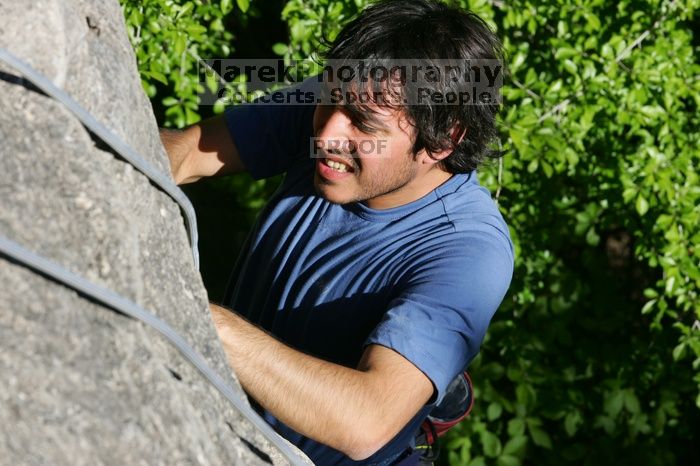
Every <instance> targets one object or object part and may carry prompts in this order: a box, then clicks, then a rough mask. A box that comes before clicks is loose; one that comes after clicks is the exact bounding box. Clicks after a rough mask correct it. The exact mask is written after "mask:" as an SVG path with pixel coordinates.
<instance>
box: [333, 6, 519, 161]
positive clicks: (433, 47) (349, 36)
mask: <svg viewBox="0 0 700 466" xmlns="http://www.w3.org/2000/svg"><path fill="white" fill-rule="evenodd" d="M323 56H324V58H326V60H327V61H329V62H334V63H336V64H338V63H351V65H350V66H353V65H352V63H357V60H358V59H360V60H369V62H372V63H387V62H392V61H393V62H394V63H396V62H399V61H401V60H413V61H418V62H420V63H424V64H425V65H426V66H431V65H434V66H440V65H441V64H444V62H445V61H446V60H455V61H462V62H464V61H472V60H476V61H478V60H482V61H483V60H494V61H495V60H498V61H499V62H500V63H501V66H502V67H501V71H502V72H505V60H504V56H503V48H502V45H501V42H500V41H499V39H498V38H497V37H496V35H495V34H494V32H493V31H492V30H491V29H490V28H489V26H488V25H487V24H486V23H485V22H484V21H483V20H482V19H481V18H479V17H478V16H477V15H476V14H474V13H472V12H469V11H465V10H464V9H461V8H458V7H452V6H449V5H447V4H445V3H442V2H439V1H434V0H383V1H379V2H377V3H374V4H372V5H370V6H369V7H367V8H366V9H365V10H363V11H362V12H361V13H360V14H359V15H358V16H357V17H356V18H354V19H353V20H352V21H350V22H349V23H348V24H347V25H345V27H344V28H343V29H342V31H341V32H340V33H339V35H338V36H337V37H336V39H335V40H334V41H333V42H332V43H331V44H330V48H329V49H328V50H327V52H325V53H324V54H323ZM357 75H358V76H359V73H358V74H357ZM352 85H353V86H354V89H355V91H358V92H362V89H363V88H366V86H368V85H369V86H374V87H375V89H373V92H376V85H377V83H372V82H366V81H365V82H362V80H359V79H355V81H354V82H353V83H352ZM426 85H427V86H428V87H429V89H428V90H427V91H426V89H424V87H425V86H426ZM384 86H385V87H386V83H385V84H384ZM417 86H423V90H422V91H421V90H420V89H418V88H417ZM358 87H359V89H358ZM394 87H395V86H394ZM399 87H400V88H399V92H400V93H401V94H402V95H403V96H405V97H406V98H407V100H406V101H404V102H408V104H404V105H403V109H402V111H403V112H404V114H405V116H406V117H407V119H408V121H409V122H410V123H411V124H412V125H413V127H414V128H415V141H414V145H413V154H414V155H415V154H417V153H418V152H419V151H421V150H422V149H425V150H426V151H427V152H428V153H429V154H430V153H436V152H440V151H444V150H446V149H451V150H452V153H451V154H450V155H449V156H448V157H446V158H444V159H443V160H442V161H441V162H440V164H441V166H442V168H443V169H444V170H446V171H448V172H450V173H469V172H471V171H472V170H475V169H476V168H477V167H478V166H479V165H480V164H481V163H482V162H483V161H484V160H485V159H486V158H496V157H500V156H501V155H502V153H501V152H499V151H497V150H493V149H491V148H489V144H490V143H491V142H492V141H493V140H494V138H495V137H496V135H497V130H496V115H497V113H498V111H499V109H500V105H499V103H498V100H500V99H498V100H491V101H488V100H485V101H477V102H475V103H469V104H464V103H461V104H450V105H448V104H445V103H435V102H427V103H421V104H417V102H416V100H415V99H416V98H417V96H418V93H419V92H431V93H432V92H435V93H442V94H443V95H444V94H445V93H446V92H453V93H455V94H457V95H460V93H468V92H469V91H470V90H471V84H470V82H468V81H465V80H463V79H460V80H456V81H454V80H450V79H441V80H438V81H437V82H426V81H425V80H423V81H421V82H420V83H417V82H416V81H415V80H412V79H405V76H402V77H401V79H400V85H399ZM344 109H345V110H346V111H347V112H348V114H349V115H350V117H351V118H352V120H353V123H355V124H356V125H357V126H358V127H359V128H360V129H363V130H366V131H369V132H372V131H373V125H372V123H373V121H374V118H373V110H372V107H371V106H370V105H368V104H367V102H364V103H362V102H348V103H345V104H344Z"/></svg>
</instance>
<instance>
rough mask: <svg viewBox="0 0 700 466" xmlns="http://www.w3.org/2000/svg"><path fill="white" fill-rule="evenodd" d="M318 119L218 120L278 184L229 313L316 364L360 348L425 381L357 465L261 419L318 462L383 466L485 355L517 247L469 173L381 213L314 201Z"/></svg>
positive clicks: (266, 114) (266, 115)
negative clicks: (420, 399)
mask: <svg viewBox="0 0 700 466" xmlns="http://www.w3.org/2000/svg"><path fill="white" fill-rule="evenodd" d="M313 112H314V106H312V105H266V104H247V105H240V106H236V107H233V108H232V109H230V110H228V111H227V112H226V120H227V124H228V128H229V130H230V131H231V134H232V136H233V139H234V141H235V143H236V146H237V148H238V151H239V153H240V156H241V159H242V161H243V163H244V165H245V167H246V168H247V170H248V171H249V172H250V173H251V174H252V176H253V177H254V178H256V179H262V178H266V177H270V176H273V175H277V174H281V173H284V172H286V176H285V178H284V181H283V183H282V184H281V186H280V188H279V189H278V190H277V191H276V193H275V194H274V195H273V197H272V198H271V199H270V201H269V202H268V204H267V206H266V207H265V208H264V209H263V211H262V212H261V213H260V216H259V218H258V220H257V222H256V224H255V226H254V228H253V230H252V231H251V233H250V236H249V237H248V239H247V241H246V243H245V245H244V247H243V250H242V252H241V255H240V256H239V258H238V261H237V263H236V265H235V267H234V270H233V273H232V276H231V281H230V283H229V288H228V291H227V296H226V299H225V304H227V305H228V306H230V307H231V308H232V309H234V310H236V311H237V312H239V313H241V314H242V315H244V316H245V317H246V318H248V319H249V320H250V321H252V322H254V323H256V324H258V325H259V326H261V327H262V328H264V329H266V330H267V331H269V332H270V333H272V334H273V335H274V336H275V337H277V338H278V339H279V340H281V341H282V342H284V343H286V344H288V345H289V346H291V347H293V348H296V349H298V350H300V351H303V352H305V353H308V354H311V355H314V356H317V357H319V358H321V359H324V360H327V361H331V362H334V363H337V364H342V365H344V366H348V367H356V366H357V363H358V362H359V360H360V357H361V355H362V353H363V350H364V348H365V346H366V345H369V344H379V345H383V346H385V347H388V348H391V349H393V350H395V351H396V352H398V353H400V354H401V355H403V356H404V357H405V358H406V359H408V360H409V361H411V362H412V363H413V364H414V365H415V366H416V367H417V368H419V369H420V370H421V371H422V372H424V373H425V374H426V375H427V376H428V377H429V378H430V380H431V381H432V382H433V384H434V386H435V388H436V394H437V397H436V398H435V399H434V400H433V402H432V403H431V404H429V405H426V406H425V407H424V408H423V409H422V410H421V411H420V412H419V413H418V414H417V415H416V416H415V418H414V419H413V420H412V421H411V422H410V423H409V424H408V425H407V426H406V427H405V428H404V429H403V430H402V431H401V432H400V433H399V434H398V435H397V436H396V437H395V438H394V439H393V440H392V441H390V442H389V443H388V444H387V445H385V446H384V447H383V448H381V449H380V450H379V451H378V452H377V453H376V454H374V455H372V457H370V458H368V459H367V460H365V461H362V462H356V461H353V460H351V459H350V458H349V457H347V456H346V455H344V454H343V453H341V452H339V451H338V450H335V449H333V448H330V447H328V446H325V445H323V444H321V443H318V442H315V441H313V440H311V439H309V438H307V437H304V436H302V435H300V434H298V433H297V432H295V431H293V430H292V429H290V428H289V427H287V426H286V425H284V424H283V423H281V422H280V421H278V420H277V419H275V418H274V417H273V416H272V415H271V414H270V413H267V412H263V413H262V414H263V416H264V417H265V419H266V420H267V421H268V422H269V423H270V424H271V425H272V426H273V427H274V428H275V429H276V430H277V432H279V433H280V435H282V436H283V437H285V438H287V439H288V440H289V441H291V442H292V443H294V444H295V445H296V446H297V447H299V448H300V449H301V450H303V451H304V452H305V453H306V454H307V455H308V456H309V457H310V458H311V460H312V461H314V462H315V463H316V464H319V465H355V464H384V463H385V462H386V461H387V459H390V458H393V457H395V456H396V455H398V454H400V453H401V452H402V451H404V450H405V449H406V448H407V447H408V446H409V445H411V444H412V441H413V438H414V435H415V433H416V431H417V430H418V427H419V425H420V423H421V422H422V420H423V419H424V418H425V416H426V415H427V414H428V412H429V411H430V409H431V408H432V407H433V406H434V404H435V403H437V402H439V401H440V400H441V399H442V397H443V396H444V393H445V389H446V388H447V386H448V384H449V383H450V382H451V381H452V380H453V379H454V378H455V377H456V376H457V375H458V374H459V373H461V371H463V370H464V369H465V368H466V367H467V365H468V364H469V362H470V361H471V360H472V359H473V358H474V356H476V354H477V352H478V351H479V345H480V344H481V341H482V339H483V337H484V333H485V332H486V328H487V327H488V324H489V321H490V320H491V317H492V316H493V314H494V312H495V311H496V309H497V307H498V306H499V305H500V303H501V301H502V299H503V297H504V295H505V293H506V291H507V289H508V286H509V284H510V280H511V276H512V272H513V247H512V243H511V241H510V237H509V233H508V227H507V226H506V224H505V222H504V221H503V218H502V216H501V214H500V213H499V211H498V208H497V207H496V205H495V204H494V202H493V201H492V199H491V196H490V194H489V192H488V190H487V189H485V188H483V187H481V186H479V184H478V181H477V177H476V173H471V174H469V175H467V174H456V175H453V176H452V177H451V178H450V179H449V180H448V181H446V182H445V183H444V184H442V185H441V186H439V187H438V188H436V189H435V190H434V191H432V192H431V193H429V194H427V195H425V196H424V197H422V198H420V199H418V200H416V201H413V202H411V203H409V204H405V205H402V206H400V207H395V208H391V209H386V210H375V209H371V208H368V207H367V206H365V205H364V204H362V203H353V204H348V205H338V204H333V203H331V202H328V201H326V200H325V199H323V198H322V197H320V196H318V195H317V194H316V192H315V190H314V185H313V176H314V169H315V167H314V162H315V159H312V158H311V157H310V148H311V144H310V142H309V138H310V137H311V136H312V134H313V129H312V117H313ZM309 409H313V407H309Z"/></svg>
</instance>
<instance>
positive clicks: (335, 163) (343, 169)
mask: <svg viewBox="0 0 700 466" xmlns="http://www.w3.org/2000/svg"><path fill="white" fill-rule="evenodd" d="M321 162H322V163H323V164H324V165H326V166H327V167H329V168H331V169H333V170H335V171H337V172H340V173H348V172H349V173H352V172H354V171H355V170H354V169H353V167H352V165H350V164H349V163H347V162H345V161H344V160H342V159H339V158H335V157H334V158H332V159H331V158H324V159H321Z"/></svg>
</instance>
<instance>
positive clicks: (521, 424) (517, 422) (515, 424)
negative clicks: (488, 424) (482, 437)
mask: <svg viewBox="0 0 700 466" xmlns="http://www.w3.org/2000/svg"><path fill="white" fill-rule="evenodd" d="M524 433H525V420H524V419H523V418H519V417H516V418H515V419H511V420H510V421H508V435H510V436H511V437H516V436H518V435H523V434H524Z"/></svg>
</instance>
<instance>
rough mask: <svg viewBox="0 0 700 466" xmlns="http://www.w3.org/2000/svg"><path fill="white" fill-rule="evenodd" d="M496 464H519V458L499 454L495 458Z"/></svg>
mask: <svg viewBox="0 0 700 466" xmlns="http://www.w3.org/2000/svg"><path fill="white" fill-rule="evenodd" d="M496 464H497V466H520V464H521V462H520V458H516V457H515V456H510V455H502V456H499V457H498V459H497V460H496Z"/></svg>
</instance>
